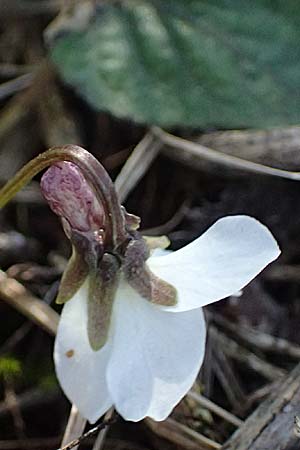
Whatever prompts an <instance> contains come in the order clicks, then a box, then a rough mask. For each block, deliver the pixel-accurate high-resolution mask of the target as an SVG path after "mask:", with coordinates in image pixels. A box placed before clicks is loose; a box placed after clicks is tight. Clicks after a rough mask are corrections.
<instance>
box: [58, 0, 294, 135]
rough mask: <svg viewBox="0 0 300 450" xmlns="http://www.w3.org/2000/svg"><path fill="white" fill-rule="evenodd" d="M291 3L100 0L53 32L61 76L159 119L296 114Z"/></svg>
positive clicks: (120, 112) (123, 108)
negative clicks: (86, 15)
mask: <svg viewBox="0 0 300 450" xmlns="http://www.w3.org/2000/svg"><path fill="white" fill-rule="evenodd" d="M299 25H300V7H299V6H297V2H294V1H291V0H288V1H284V0H277V1H276V0H272V1H271V0H269V1H267V0H258V1H256V2H249V1H246V0H206V1H204V0H202V1H201V0H185V1H182V0H172V1H166V0H152V1H150V0H149V1H146V0H145V1H143V0H123V1H122V2H107V3H106V4H105V5H104V6H103V7H101V8H100V9H99V10H98V12H97V15H96V17H95V19H94V21H93V22H92V23H91V24H90V26H89V27H88V28H87V30H86V31H85V32H83V31H81V32H69V33H67V34H66V35H64V36H63V37H60V38H58V39H57V40H56V41H55V43H54V46H53V48H52V58H53V60H54V62H55V63H56V64H57V66H58V68H59V70H60V72H61V74H62V76H63V77H64V79H65V80H66V81H67V82H68V83H70V84H71V85H73V86H74V87H75V88H76V89H78V91H79V92H80V93H81V94H82V95H84V97H86V99H87V100H88V101H89V102H90V103H91V104H92V105H93V106H94V107H96V108H98V109H100V110H108V111H110V112H111V113H112V114H114V115H115V116H117V117H124V118H130V119H133V120H135V121H137V122H146V123H149V124H158V125H161V126H172V125H188V126H197V127H209V126H216V127H227V128H232V127H261V126H263V127H266V126H274V125H283V124H292V123H297V122H299V120H300V76H299V73H300V46H299V40H300V31H299V30H300V27H299Z"/></svg>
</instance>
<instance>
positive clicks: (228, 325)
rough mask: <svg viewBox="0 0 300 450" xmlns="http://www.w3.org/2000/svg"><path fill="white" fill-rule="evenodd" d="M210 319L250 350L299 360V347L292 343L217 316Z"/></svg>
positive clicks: (214, 315) (211, 316)
mask: <svg viewBox="0 0 300 450" xmlns="http://www.w3.org/2000/svg"><path fill="white" fill-rule="evenodd" d="M210 319H211V320H212V321H213V322H214V323H216V324H217V325H219V326H221V327H222V328H225V329H226V330H227V331H229V332H230V333H231V334H233V335H234V337H236V338H238V339H239V340H241V341H242V342H244V343H245V344H248V345H249V346H251V347H252V348H253V347H255V348H256V349H258V350H261V351H263V352H270V353H275V354H278V355H284V356H289V357H291V358H294V359H296V360H299V359H300V346H299V345H297V344H294V343H293V342H290V341H287V340H286V339H283V338H278V337H276V336H272V335H270V334H267V333H264V332H262V331H259V330H256V329H253V328H250V327H249V326H246V325H240V324H237V323H234V322H232V321H230V320H227V319H225V318H224V317H223V316H221V315H219V314H215V313H214V314H210Z"/></svg>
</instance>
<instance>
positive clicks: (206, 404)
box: [187, 391, 243, 427]
mask: <svg viewBox="0 0 300 450" xmlns="http://www.w3.org/2000/svg"><path fill="white" fill-rule="evenodd" d="M187 396H188V397H190V398H192V399H193V400H195V401H196V402H197V403H198V404H199V405H200V406H202V407H203V408H206V409H208V410H209V411H211V412H213V413H214V414H216V415H217V416H219V417H221V418H222V419H224V420H226V421H227V422H229V423H231V424H232V425H234V426H236V427H240V426H241V425H242V424H243V421H242V420H241V419H239V418H238V417H236V416H234V415H233V414H231V413H230V412H228V411H226V409H224V408H222V407H221V406H219V405H216V403H214V402H212V401H211V400H209V399H208V398H206V397H204V396H203V395H201V394H197V392H194V391H190V392H188V394H187Z"/></svg>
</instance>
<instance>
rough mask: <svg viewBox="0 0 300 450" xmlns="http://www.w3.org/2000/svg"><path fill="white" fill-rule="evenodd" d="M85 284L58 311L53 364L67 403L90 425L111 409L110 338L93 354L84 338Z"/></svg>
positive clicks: (86, 338)
mask: <svg viewBox="0 0 300 450" xmlns="http://www.w3.org/2000/svg"><path fill="white" fill-rule="evenodd" d="M87 289H88V287H87V282H85V283H84V285H83V286H82V287H81V288H80V289H79V291H78V292H77V293H76V294H75V296H74V297H73V298H72V299H71V300H69V301H68V302H67V303H66V304H65V306H64V308H63V311H62V315H61V318H60V322H59V326H58V332H57V336H56V340H55V348H54V361H55V368H56V373H57V377H58V380H59V382H60V384H61V386H62V388H63V390H64V392H65V394H66V396H67V397H68V398H69V400H70V402H71V403H74V404H75V405H76V406H77V408H78V409H79V412H80V413H81V415H82V416H83V417H85V418H86V419H88V420H89V422H91V423H94V422H95V421H96V420H97V419H99V418H100V417H101V416H102V415H103V414H104V413H105V412H106V411H107V410H108V409H109V408H110V407H111V406H112V403H113V402H112V400H111V397H110V395H109V392H108V388H107V383H106V368H107V363H108V359H109V357H110V354H111V347H112V345H111V338H109V339H108V342H107V343H106V344H105V346H104V347H103V348H102V349H101V350H99V351H97V352H95V351H93V350H92V349H91V347H90V344H89V342H88V336H87Z"/></svg>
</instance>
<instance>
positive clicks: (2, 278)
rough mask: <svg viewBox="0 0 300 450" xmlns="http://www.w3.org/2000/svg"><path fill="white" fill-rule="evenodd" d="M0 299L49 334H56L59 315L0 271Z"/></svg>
mask: <svg viewBox="0 0 300 450" xmlns="http://www.w3.org/2000/svg"><path fill="white" fill-rule="evenodd" d="M0 297H1V298H2V299H3V300H5V301H6V302H7V303H9V304H10V305H11V306H13V307H14V308H15V309H17V310H18V311H20V312H21V313H22V314H23V315H24V316H26V317H28V319H30V320H31V321H32V322H34V323H35V324H37V325H38V326H40V327H41V328H43V329H44V330H46V331H47V332H48V333H49V334H52V335H55V334H56V330H57V325H58V320H59V315H58V314H57V313H56V312H55V311H54V310H53V309H52V308H50V306H48V305H47V304H46V303H44V302H42V301H41V300H39V299H37V298H36V297H34V296H33V295H31V294H30V293H29V292H28V291H27V290H26V289H25V288H24V286H23V285H22V284H21V283H19V282H18V281H17V280H15V279H13V278H9V277H8V276H7V275H6V274H5V273H4V272H3V271H2V270H0Z"/></svg>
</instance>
